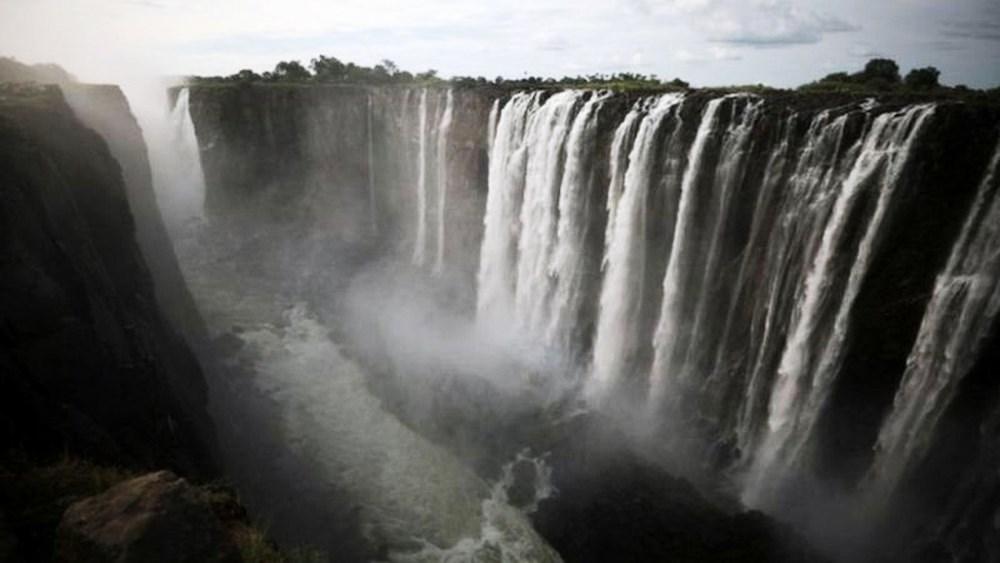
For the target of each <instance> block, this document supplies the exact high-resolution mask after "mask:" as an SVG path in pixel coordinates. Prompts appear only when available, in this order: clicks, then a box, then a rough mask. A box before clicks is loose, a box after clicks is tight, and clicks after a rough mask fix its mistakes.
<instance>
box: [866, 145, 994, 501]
mask: <svg viewBox="0 0 1000 563" xmlns="http://www.w3.org/2000/svg"><path fill="white" fill-rule="evenodd" d="M998 163H1000V145H998V146H997V149H996V151H995V153H994V155H993V159H992V160H991V161H990V164H989V169H988V171H987V174H986V177H985V178H983V181H982V184H981V185H980V186H979V190H978V192H977V193H976V199H975V201H974V202H973V205H972V208H971V209H970V210H969V214H968V217H967V218H966V220H965V224H964V225H963V226H962V232H961V234H960V235H959V237H958V239H957V240H956V241H955V245H954V247H953V248H952V251H951V255H950V256H949V258H948V263H947V265H945V267H944V269H943V270H942V271H941V273H940V274H939V275H938V277H937V281H936V283H935V284H934V294H933V296H932V297H931V300H930V303H928V305H927V310H926V311H925V313H924V318H923V321H921V324H920V331H919V332H918V334H917V340H916V342H914V344H913V349H912V351H911V352H910V355H909V357H908V358H907V360H906V372H905V373H904V374H903V380H902V382H901V383H900V385H899V390H898V391H897V392H896V398H895V400H894V402H893V408H892V411H890V413H889V415H888V416H887V417H886V419H885V421H884V422H883V423H882V428H881V430H880V431H879V437H878V444H877V445H876V447H875V450H876V459H875V463H874V464H873V466H872V470H871V474H870V478H871V479H872V480H873V481H874V482H875V486H876V487H877V488H878V489H879V491H880V493H881V494H888V493H891V492H892V489H893V488H894V487H895V486H896V485H897V482H898V480H899V478H900V477H901V475H902V473H903V471H904V470H905V469H906V468H907V466H908V465H909V464H912V463H914V462H917V461H919V460H920V458H921V457H922V456H923V455H924V454H925V453H926V451H927V449H928V447H930V443H929V442H930V436H932V435H933V431H934V429H935V427H936V426H937V424H938V423H939V421H940V420H941V417H942V416H943V414H944V412H945V409H946V408H947V407H948V405H949V404H950V403H951V401H952V399H953V398H954V396H955V394H956V393H957V392H958V385H959V383H960V382H961V381H962V378H963V377H965V375H966V374H967V373H968V372H969V370H970V369H971V367H972V364H973V362H974V361H975V359H976V357H978V354H979V352H980V349H981V347H982V346H983V344H984V340H985V337H986V334H987V332H988V331H989V328H990V326H991V324H992V323H993V322H994V320H995V319H996V317H997V313H998V312H1000V178H998V176H997V173H998V170H997V168H998Z"/></svg>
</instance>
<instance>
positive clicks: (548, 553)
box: [0, 75, 1000, 562]
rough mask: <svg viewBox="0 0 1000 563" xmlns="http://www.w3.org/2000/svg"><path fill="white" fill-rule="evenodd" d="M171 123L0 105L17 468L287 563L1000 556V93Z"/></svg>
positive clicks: (371, 96) (184, 111) (17, 97)
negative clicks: (95, 473) (144, 482)
mask: <svg viewBox="0 0 1000 563" xmlns="http://www.w3.org/2000/svg"><path fill="white" fill-rule="evenodd" d="M67 76H68V75H67ZM145 96H146V94H145V93H144V92H142V91H140V90H139V89H137V88H130V87H128V86H126V87H124V88H123V89H119V88H118V87H115V86H93V85H85V84H79V83H76V82H73V81H72V79H71V78H67V79H66V80H65V81H64V82H61V83H60V84H59V85H58V86H39V85H24V84H15V85H0V188H2V189H3V193H4V194H5V204H4V206H3V209H2V213H0V227H2V228H3V230H4V233H5V235H4V239H3V244H4V246H3V248H2V249H0V250H2V259H3V264H4V266H3V268H4V269H3V272H4V276H3V279H4V281H3V282H2V285H3V288H4V290H3V292H2V299H0V306H2V308H3V309H2V314H3V318H2V320H3V325H2V328H3V333H2V335H3V341H4V348H3V350H2V355H0V362H2V366H3V381H4V383H3V385H4V388H5V390H7V391H8V392H5V394H4V396H3V398H2V402H3V406H4V409H3V413H2V416H0V421H2V423H3V424H2V428H0V430H2V432H3V434H2V435H3V436H4V439H5V444H6V446H7V447H6V448H5V450H11V451H13V450H16V451H17V452H18V454H17V455H19V456H28V457H30V456H43V457H45V458H46V459H48V458H50V457H52V456H58V455H60V454H63V455H74V456H81V457H82V458H85V459H88V460H97V461H99V462H101V463H108V464H110V465H115V466H122V467H125V468H128V469H141V470H144V471H147V470H148V471H152V470H155V469H163V468H167V469H170V470H172V471H175V472H177V473H178V474H179V475H181V476H184V477H186V478H188V479H191V480H193V481H196V482H198V481H199V480H211V479H213V478H219V477H224V479H225V480H226V481H227V482H229V483H230V484H231V485H232V486H233V488H234V489H235V491H236V492H237V493H238V496H239V501H240V502H241V503H242V504H243V505H245V506H246V510H247V511H248V512H249V515H250V517H251V518H252V519H253V520H254V521H256V522H257V523H259V524H260V525H261V526H262V527H264V528H266V529H267V534H268V535H269V536H270V537H271V538H272V539H273V540H275V541H276V542H277V545H278V546H280V548H281V549H282V550H283V551H285V552H286V556H287V557H288V560H298V559H297V558H301V559H302V560H313V559H310V555H309V554H314V555H313V556H312V557H313V558H317V559H319V560H331V561H334V560H335V561H373V560H377V561H381V560H392V561H498V562H499V561H503V562H534V561H616V560H620V561H645V560H650V561H659V560H675V561H873V562H876V561H878V562H881V561H900V560H904V561H939V560H940V561H969V562H975V561H992V560H995V559H998V558H1000V475H998V473H997V471H996V468H997V467H998V465H1000V379H998V378H997V377H996V375H997V367H998V366H1000V315H998V313H1000V104H997V103H996V100H995V99H994V98H988V97H975V96H968V97H960V96H954V95H945V94H941V93H919V92H903V91H895V92H884V93H881V94H877V95H871V96H869V95H860V94H853V93H845V92H808V91H789V90H770V89H757V90H754V89H742V88H741V89H690V88H687V87H682V86H681V85H663V86H661V87H643V88H638V89H632V88H608V89H602V88H597V87H595V88H572V87H571V88H561V87H555V86H552V85H538V86H537V87H522V86H517V87H515V86H512V85H509V84H502V83H492V84H491V83H485V84H462V83H458V82H452V83H448V82H444V81H440V82H429V83H427V84H423V85H420V84H385V85H372V84H331V83H325V84H324V83H319V82H311V83H310V82H303V83H296V82H285V83H275V82H271V83H268V82H262V81H249V82H247V81H243V82H226V81H212V80H189V81H187V82H184V83H179V84H177V85H174V86H172V87H170V88H169V90H167V92H166V96H165V97H163V92H162V91H161V90H158V91H157V92H156V96H154V98H153V99H147V98H146V97H145ZM6 455H10V454H9V452H8V453H7V454H6ZM2 461H3V462H4V463H2V464H0V469H3V471H2V472H0V473H4V474H6V473H9V471H8V470H7V469H6V468H7V465H6V463H7V460H6V458H4V459H3V460H2ZM157 475H159V474H157ZM5 490H6V489H4V488H3V487H0V497H3V495H5V494H7V493H6V492H4V491H5ZM3 498H6V497H3ZM63 508H65V507H63ZM0 509H2V510H0V532H3V531H4V530H5V526H6V525H5V519H4V517H5V512H7V511H8V510H9V509H8V508H7V507H6V506H2V507H0ZM240 510H242V509H240ZM7 514H8V515H9V514H10V513H9V512H7ZM244 518H245V516H244ZM3 539H4V537H3V534H0V540H3ZM32 541H37V540H32ZM29 547H30V548H31V550H37V549H40V548H38V546H37V545H35V544H34V543H33V544H31V545H30V546H29ZM4 548H5V547H4V544H3V542H2V541H0V556H3V555H5V553H6V552H4V551H3V549H4ZM300 550H303V551H300ZM31 553H33V554H35V555H37V553H36V552H35V551H31ZM38 553H40V552H38ZM241 557H244V556H241ZM26 559H27V560H33V559H32V558H31V557H27V558H26ZM247 560H250V559H247Z"/></svg>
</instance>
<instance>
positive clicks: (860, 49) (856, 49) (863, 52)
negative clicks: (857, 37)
mask: <svg viewBox="0 0 1000 563" xmlns="http://www.w3.org/2000/svg"><path fill="white" fill-rule="evenodd" d="M847 54H849V55H851V56H852V57H857V58H859V59H883V58H886V57H887V55H886V54H885V53H883V52H882V51H878V50H875V49H874V48H872V46H871V45H869V44H867V43H855V44H854V45H853V46H851V48H850V49H848V50H847Z"/></svg>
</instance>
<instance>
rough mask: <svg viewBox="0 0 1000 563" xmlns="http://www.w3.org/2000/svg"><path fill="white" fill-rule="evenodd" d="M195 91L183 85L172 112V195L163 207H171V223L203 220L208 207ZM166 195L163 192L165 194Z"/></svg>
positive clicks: (170, 181)
mask: <svg viewBox="0 0 1000 563" xmlns="http://www.w3.org/2000/svg"><path fill="white" fill-rule="evenodd" d="M190 96H191V93H190V91H189V90H188V89H187V88H181V90H180V92H179V93H178V94H177V101H176V102H175V103H174V107H173V109H172V110H171V112H170V131H171V137H172V138H171V148H172V150H171V152H172V153H173V154H172V155H171V156H172V158H171V160H172V164H173V166H172V167H171V168H172V170H171V175H170V176H171V177H170V178H169V179H168V181H167V182H166V183H167V184H169V188H170V189H169V192H168V198H165V199H169V200H168V201H166V202H161V206H162V207H164V208H165V209H166V210H168V213H166V214H165V215H167V216H169V217H170V218H171V219H172V221H171V223H176V224H180V223H183V222H186V221H188V220H191V219H201V218H202V217H203V216H204V209H205V175H204V173H203V172H202V168H201V151H200V150H199V148H198V137H197V135H196V134H195V129H194V121H192V119H191V109H190ZM161 195H162V194H161Z"/></svg>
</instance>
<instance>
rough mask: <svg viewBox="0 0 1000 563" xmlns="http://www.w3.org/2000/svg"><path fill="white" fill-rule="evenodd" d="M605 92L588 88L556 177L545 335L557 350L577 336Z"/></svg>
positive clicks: (566, 347) (575, 343)
mask: <svg viewBox="0 0 1000 563" xmlns="http://www.w3.org/2000/svg"><path fill="white" fill-rule="evenodd" d="M609 96H610V93H606V92H605V93H597V94H593V95H592V96H591V98H590V99H589V100H588V101H587V102H586V103H585V104H584V105H583V107H582V108H581V109H580V111H579V112H578V113H577V114H576V117H575V118H574V120H573V126H572V128H571V130H570V133H569V137H568V138H567V140H566V148H565V151H566V155H565V163H564V166H563V175H562V182H561V184H560V186H559V203H558V210H557V215H558V219H557V224H556V244H555V250H554V253H553V257H552V264H551V266H550V276H552V278H553V282H554V284H553V285H554V287H553V289H552V298H551V303H552V310H551V312H550V313H549V320H548V327H547V329H546V334H547V337H546V340H547V341H548V342H550V343H552V344H553V345H555V346H558V347H559V348H560V349H563V350H570V349H572V348H574V347H576V346H579V345H580V344H579V343H581V342H582V341H583V336H582V334H580V331H579V329H580V327H581V326H582V325H583V323H582V322H581V319H580V312H581V310H582V307H583V300H584V298H585V294H584V291H583V286H584V283H585V277H586V275H587V264H586V261H587V258H588V254H589V253H588V249H587V248H586V237H587V233H588V232H589V229H590V226H591V225H592V224H593V223H594V222H595V221H594V219H593V218H592V217H591V209H590V207H591V206H590V201H591V196H592V194H591V191H592V190H593V189H594V184H595V183H596V182H595V179H594V174H593V169H594V161H595V160H596V159H595V156H596V154H595V153H596V142H597V135H598V130H597V113H598V112H599V111H600V109H601V106H602V105H603V104H604V101H605V100H607V99H608V97H609Z"/></svg>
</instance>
